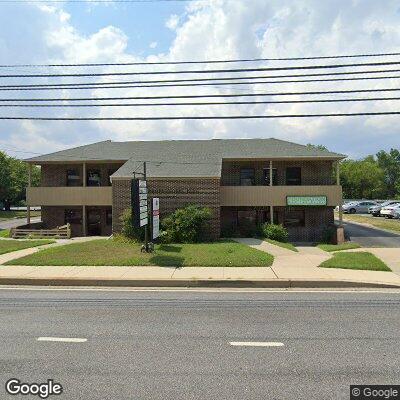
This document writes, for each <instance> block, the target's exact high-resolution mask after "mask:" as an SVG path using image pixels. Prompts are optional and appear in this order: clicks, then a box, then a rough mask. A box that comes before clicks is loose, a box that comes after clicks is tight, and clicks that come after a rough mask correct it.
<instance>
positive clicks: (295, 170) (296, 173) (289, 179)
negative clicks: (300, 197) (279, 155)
mask: <svg viewBox="0 0 400 400" xmlns="http://www.w3.org/2000/svg"><path fill="white" fill-rule="evenodd" d="M286 185H289V186H294V185H301V168H300V167H287V168H286Z"/></svg>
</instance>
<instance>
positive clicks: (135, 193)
mask: <svg viewBox="0 0 400 400" xmlns="http://www.w3.org/2000/svg"><path fill="white" fill-rule="evenodd" d="M147 195H148V194H147V182H146V181H144V180H139V179H134V180H132V191H131V204H132V214H133V217H134V224H135V226H137V227H139V226H140V227H142V226H145V225H147V224H148V222H149V221H148V207H147Z"/></svg>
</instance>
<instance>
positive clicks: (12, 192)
mask: <svg viewBox="0 0 400 400" xmlns="http://www.w3.org/2000/svg"><path fill="white" fill-rule="evenodd" d="M39 181H40V168H39V167H36V166H33V167H32V186H37V185H38V184H39ZM27 186H28V164H27V163H25V162H23V161H21V160H18V159H16V158H14V157H10V156H8V155H7V154H6V153H4V152H3V151H0V209H1V208H4V209H5V210H6V211H8V210H10V207H11V206H14V205H18V204H21V202H22V203H23V202H24V200H25V191H26V187H27Z"/></svg>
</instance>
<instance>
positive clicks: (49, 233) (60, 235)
mask: <svg viewBox="0 0 400 400" xmlns="http://www.w3.org/2000/svg"><path fill="white" fill-rule="evenodd" d="M10 236H11V237H12V238H14V239H22V238H29V239H42V238H53V239H69V238H70V237H71V226H70V224H66V225H63V226H59V227H57V228H54V229H26V228H11V230H10Z"/></svg>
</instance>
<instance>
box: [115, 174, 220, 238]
mask: <svg viewBox="0 0 400 400" xmlns="http://www.w3.org/2000/svg"><path fill="white" fill-rule="evenodd" d="M219 185H220V180H219V179H217V178H214V179H162V180H161V179H160V180H159V179H149V180H148V188H149V196H150V197H159V198H160V217H161V219H162V218H163V217H165V216H166V215H168V214H170V213H172V212H173V211H175V210H176V209H178V208H182V207H184V206H186V205H189V204H196V205H201V206H204V207H208V208H210V209H211V210H212V212H213V217H212V220H211V221H210V224H209V235H210V238H212V239H216V238H218V237H219V235H220V201H219ZM130 190H131V183H130V181H129V180H114V181H113V232H119V231H120V230H121V222H120V217H121V215H122V213H123V211H124V210H125V209H126V208H129V207H130V206H131V205H130V201H131V200H130Z"/></svg>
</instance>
